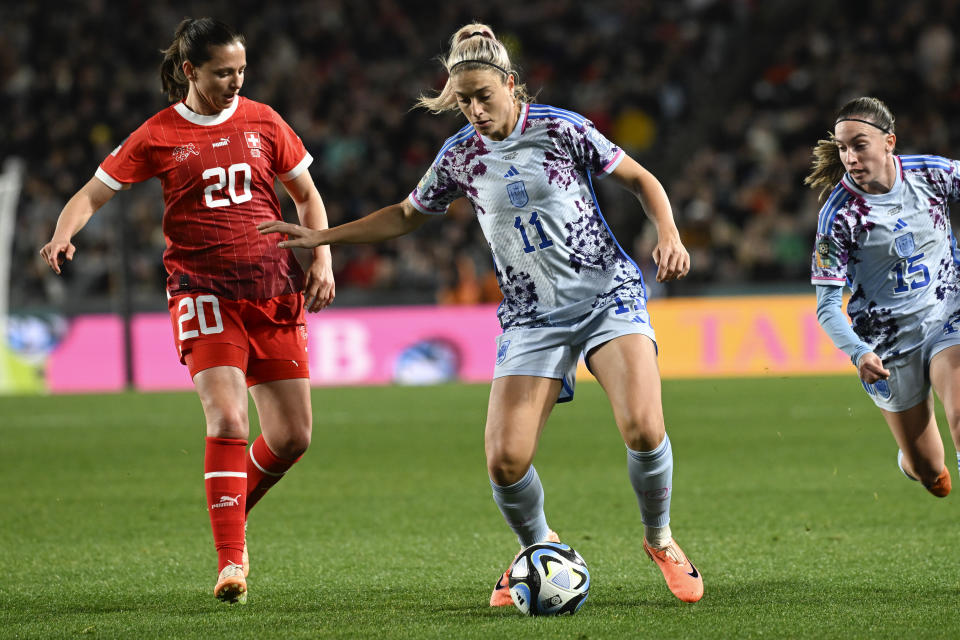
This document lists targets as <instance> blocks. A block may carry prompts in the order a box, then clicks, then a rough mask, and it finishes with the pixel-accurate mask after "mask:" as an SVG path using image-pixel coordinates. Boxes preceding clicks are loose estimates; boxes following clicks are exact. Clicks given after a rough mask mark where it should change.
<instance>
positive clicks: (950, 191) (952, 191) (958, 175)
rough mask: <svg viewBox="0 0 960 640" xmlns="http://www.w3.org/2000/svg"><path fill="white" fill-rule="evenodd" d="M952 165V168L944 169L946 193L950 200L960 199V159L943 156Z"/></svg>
mask: <svg viewBox="0 0 960 640" xmlns="http://www.w3.org/2000/svg"><path fill="white" fill-rule="evenodd" d="M943 160H944V161H945V162H947V163H948V164H949V165H950V168H949V169H948V170H946V171H944V173H945V174H946V175H945V179H944V181H943V182H944V184H946V186H947V193H945V194H944V196H945V197H946V199H947V200H948V201H955V200H960V161H958V160H951V159H949V158H943Z"/></svg>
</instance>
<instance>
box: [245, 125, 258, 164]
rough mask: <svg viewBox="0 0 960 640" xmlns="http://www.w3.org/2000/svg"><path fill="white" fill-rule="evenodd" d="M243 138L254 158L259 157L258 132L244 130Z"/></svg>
mask: <svg viewBox="0 0 960 640" xmlns="http://www.w3.org/2000/svg"><path fill="white" fill-rule="evenodd" d="M243 139H244V140H246V141H247V149H250V155H251V156H253V157H254V158H259V157H260V134H259V133H258V132H256V131H244V132H243Z"/></svg>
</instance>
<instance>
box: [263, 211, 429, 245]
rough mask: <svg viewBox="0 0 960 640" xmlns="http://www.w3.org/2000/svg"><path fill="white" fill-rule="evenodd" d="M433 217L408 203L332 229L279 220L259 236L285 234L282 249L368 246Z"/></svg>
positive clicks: (397, 234)
mask: <svg viewBox="0 0 960 640" xmlns="http://www.w3.org/2000/svg"><path fill="white" fill-rule="evenodd" d="M429 218H430V216H428V215H426V214H424V213H420V212H419V211H417V210H416V209H415V208H414V207H413V205H412V204H410V202H409V200H404V201H403V202H398V203H397V204H392V205H390V206H389V207H384V208H383V209H379V210H378V211H374V212H373V213H371V214H368V215H366V216H364V217H362V218H359V219H357V220H354V221H353V222H348V223H346V224H341V225H339V226H337V227H332V228H330V229H307V228H306V227H302V226H300V225H298V224H290V223H289V222H280V221H277V220H274V221H270V222H261V223H260V224H258V225H257V229H259V230H260V233H263V234H267V233H285V234H287V236H288V239H287V240H282V241H280V242H278V243H277V246H278V247H280V248H281V249H294V248H297V247H300V248H303V249H311V248H313V247H319V246H320V245H324V244H365V243H368V242H381V241H383V240H389V239H390V238H396V237H397V236H402V235H404V234H407V233H410V232H411V231H414V230H416V229H419V228H420V227H421V225H423V223H424V222H426V221H427V220H428V219H429Z"/></svg>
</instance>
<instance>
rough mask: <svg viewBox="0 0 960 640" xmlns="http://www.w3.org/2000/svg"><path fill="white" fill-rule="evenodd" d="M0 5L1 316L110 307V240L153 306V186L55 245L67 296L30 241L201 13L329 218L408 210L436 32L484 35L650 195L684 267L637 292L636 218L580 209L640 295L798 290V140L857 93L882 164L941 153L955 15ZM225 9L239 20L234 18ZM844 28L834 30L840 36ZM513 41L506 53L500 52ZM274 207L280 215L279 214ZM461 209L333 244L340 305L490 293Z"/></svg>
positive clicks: (801, 218) (608, 207) (959, 19)
mask: <svg viewBox="0 0 960 640" xmlns="http://www.w3.org/2000/svg"><path fill="white" fill-rule="evenodd" d="M107 5H108V3H106V2H103V1H102V0H86V1H81V0H78V1H75V2H69V3H57V4H56V5H54V4H53V3H52V2H49V1H47V2H34V3H7V4H5V5H4V6H3V8H0V40H2V41H3V42H4V43H5V46H4V47H0V91H2V98H3V99H2V100H0V113H2V121H3V122H4V124H5V126H4V127H2V128H0V149H2V150H3V154H4V155H8V154H9V155H18V156H21V157H23V158H24V159H25V160H26V162H27V171H28V176H29V177H28V179H27V180H26V182H25V184H24V188H23V193H22V197H21V203H20V207H19V212H18V218H17V235H16V240H15V246H14V256H13V264H14V265H15V266H14V278H13V281H12V283H11V289H12V293H11V295H12V299H11V304H12V306H13V307H14V308H16V307H26V306H48V305H54V306H62V307H63V308H65V309H70V310H77V309H78V305H79V304H80V301H84V304H85V305H86V306H87V307H90V308H96V307H102V308H110V307H111V306H112V305H114V304H115V302H114V300H115V296H116V295H117V294H118V288H119V286H120V279H119V278H118V277H117V275H116V274H117V273H118V272H119V270H120V269H121V266H122V265H121V264H120V262H119V259H118V255H119V250H118V247H119V243H120V238H121V237H123V238H125V239H126V242H127V243H128V246H129V247H130V251H129V255H130V256H131V259H130V263H129V264H128V266H127V276H128V280H129V286H130V291H131V294H132V295H133V300H134V302H135V304H136V306H137V307H138V308H164V305H165V297H164V294H163V286H164V277H163V267H162V265H161V254H162V251H163V247H164V242H163V236H162V233H161V231H160V219H161V217H162V201H161V198H160V195H159V188H155V189H143V188H141V189H137V190H134V191H132V192H127V193H125V194H122V195H121V196H119V197H118V198H116V200H115V204H113V203H111V204H112V205H113V206H111V207H108V208H106V209H105V210H103V211H101V212H100V213H98V214H97V216H95V217H94V220H93V221H92V222H91V224H90V225H88V226H87V227H86V228H85V229H84V230H83V231H82V232H81V234H80V236H79V237H78V239H77V245H78V253H77V260H76V261H75V262H74V263H73V264H71V265H69V268H68V270H67V275H66V277H67V278H70V280H71V282H70V284H69V287H68V290H69V291H70V294H69V295H70V296H71V298H70V299H67V298H66V297H65V295H66V294H65V292H64V288H63V286H62V285H61V283H59V282H58V281H57V280H56V279H55V278H54V277H53V276H51V275H50V274H49V271H48V270H43V269H39V268H38V267H37V260H38V258H37V256H36V254H37V250H38V248H39V247H40V246H41V245H42V244H43V241H44V239H45V238H49V236H50V235H51V233H52V226H53V224H54V223H55V221H56V218H57V215H58V214H59V212H60V209H61V207H62V206H63V204H64V200H65V198H66V197H68V196H69V194H71V193H73V192H74V191H76V190H77V189H78V188H79V187H80V185H81V184H82V183H83V182H85V181H86V180H88V179H90V177H91V176H92V175H93V173H94V171H95V169H96V167H97V165H98V164H99V162H100V161H101V160H102V159H103V157H104V156H105V155H106V154H108V153H109V152H110V150H111V149H112V148H113V147H115V146H116V145H117V144H119V143H120V142H121V141H122V140H123V139H124V137H126V136H127V135H128V134H129V133H130V132H131V131H132V129H133V128H134V127H136V126H137V125H139V123H140V122H142V120H143V119H144V118H146V117H148V116H149V115H151V114H153V113H155V112H156V111H158V110H160V109H162V108H163V107H164V106H166V101H165V99H164V97H163V96H162V95H161V93H160V89H159V82H158V79H157V67H158V65H159V61H160V56H159V53H157V54H156V55H150V53H149V51H150V47H146V48H145V47H143V44H142V43H143V42H148V43H149V42H154V41H155V42H156V48H157V49H159V47H160V46H162V45H163V44H164V41H163V40H162V39H161V40H157V34H165V33H169V32H170V31H171V29H172V28H173V27H174V26H175V25H176V23H177V22H178V21H179V19H180V18H182V17H183V16H184V15H197V16H199V15H222V14H223V12H224V11H229V13H230V21H231V22H233V23H235V24H236V25H237V27H238V28H240V29H241V30H242V31H243V32H244V33H245V34H246V36H247V45H248V48H250V49H251V50H256V51H259V52H260V53H258V54H257V55H256V56H253V57H252V58H251V60H256V61H260V62H257V63H255V64H254V65H253V66H251V67H250V69H249V70H248V77H247V80H246V84H245V86H244V89H243V92H244V94H246V95H248V96H250V97H251V98H254V99H257V100H261V101H264V102H267V103H270V104H272V105H274V106H275V107H276V108H277V110H278V111H279V112H280V113H281V115H283V116H284V118H286V119H287V120H288V121H289V122H290V123H291V125H292V126H293V127H294V128H295V129H296V130H297V131H298V132H300V133H301V135H302V136H303V139H304V143H305V144H306V146H307V148H308V150H309V151H310V152H311V154H312V155H313V156H314V158H315V161H314V164H313V166H312V167H311V173H312V175H313V176H314V177H315V179H316V181H317V184H318V187H319V188H320V192H321V194H322V195H323V198H324V201H325V203H326V205H327V208H328V214H329V217H330V222H331V224H340V223H342V222H346V221H349V220H352V219H354V218H356V217H359V216H361V215H364V214H366V213H369V212H370V211H371V210H372V209H373V207H374V206H376V204H375V203H383V202H396V201H399V200H401V199H402V198H404V197H406V195H407V194H408V193H409V191H410V190H411V189H412V188H413V186H414V185H415V184H416V183H417V181H418V180H419V179H420V177H421V176H422V174H423V172H424V171H425V170H426V168H427V166H428V165H429V163H430V162H431V160H432V159H433V156H434V155H435V154H436V152H437V151H438V150H439V146H438V145H437V143H436V142H437V140H443V139H445V138H446V137H448V136H450V135H452V134H453V133H454V132H455V131H456V130H457V129H459V128H460V127H461V126H462V125H463V120H462V119H461V118H457V117H454V116H449V117H441V118H437V117H434V116H430V115H429V114H426V113H423V112H420V111H411V110H410V107H411V106H412V105H413V104H414V102H415V100H416V97H417V95H418V94H419V93H421V92H424V91H430V90H433V89H437V88H439V87H440V86H442V83H443V81H444V76H443V73H442V68H441V66H440V65H439V64H438V63H437V62H436V60H435V56H436V55H437V54H439V53H440V52H441V51H442V50H443V49H445V47H446V45H447V43H446V41H445V39H446V37H447V35H448V34H449V33H450V31H451V30H452V29H453V28H455V27H456V26H457V25H460V24H464V23H467V22H470V21H472V20H474V19H479V20H481V21H485V22H489V23H491V24H492V25H493V26H494V28H495V29H496V30H497V32H498V33H499V34H501V36H502V37H503V38H504V41H505V42H506V43H508V45H512V46H513V48H514V51H513V52H512V53H513V57H514V58H515V60H516V61H517V62H518V64H519V67H520V70H521V75H522V78H521V79H522V80H523V81H525V82H527V83H528V85H529V87H530V89H531V90H532V91H534V92H537V91H539V94H538V95H537V98H538V100H539V101H542V102H546V103H554V104H563V105H565V106H569V108H572V109H574V110H577V111H579V112H581V113H583V114H584V115H586V116H587V117H589V118H590V119H592V120H593V122H594V123H595V124H596V125H597V127H598V128H599V129H600V130H601V131H603V132H604V133H605V134H607V135H608V136H610V137H611V138H612V139H613V140H614V141H615V142H617V143H618V144H620V145H622V146H623V147H624V148H625V149H626V150H627V151H628V152H629V153H631V154H632V155H633V156H634V157H635V158H636V159H637V160H638V161H639V162H640V163H641V164H644V165H645V166H647V167H649V168H650V169H651V170H652V171H653V172H654V173H655V174H656V175H658V176H660V177H661V179H662V180H663V182H664V184H665V186H666V188H667V191H668V194H669V195H670V197H671V201H672V203H673V206H674V211H675V215H676V219H677V223H678V226H679V228H680V231H681V233H682V234H683V238H684V242H685V243H686V245H687V247H688V249H689V250H690V252H691V256H692V260H693V265H692V267H693V268H692V271H691V273H690V276H689V277H688V278H687V279H686V280H684V281H681V282H679V283H671V285H670V286H669V288H667V287H659V286H657V285H656V283H654V282H652V280H653V275H654V274H655V272H656V271H655V266H654V265H652V261H651V260H650V251H651V250H652V244H651V242H650V237H651V236H650V235H649V233H650V225H649V223H648V222H647V221H646V220H645V218H644V216H643V215H642V214H640V213H639V208H638V207H637V204H636V203H635V202H632V201H631V199H632V196H630V194H627V193H626V192H624V191H622V190H619V189H616V188H615V187H611V186H609V185H606V184H605V183H604V182H603V181H598V182H597V191H598V198H599V200H600V203H601V208H602V210H603V212H604V215H605V216H606V218H607V220H608V222H609V224H610V225H611V227H613V228H614V231H615V232H616V234H617V237H618V238H621V239H622V241H623V246H624V247H625V249H627V250H628V251H632V254H633V257H634V259H635V260H636V261H637V263H638V264H640V266H641V268H642V269H643V270H644V273H645V274H646V276H647V279H648V281H650V287H651V289H652V291H651V293H652V294H653V295H668V294H669V295H676V294H702V293H708V292H710V291H711V290H718V289H724V290H729V289H730V288H731V287H733V286H739V287H743V286H747V285H749V284H751V283H753V284H755V283H761V284H762V283H767V284H768V285H770V286H777V287H779V288H781V289H782V288H785V287H786V288H789V287H796V288H798V289H801V288H802V289H804V290H806V282H807V271H808V267H809V256H810V249H811V247H810V245H811V242H812V237H813V227H814V225H815V223H816V216H817V211H818V209H819V205H818V203H817V202H816V194H813V193H812V192H810V191H809V190H808V189H806V188H804V187H803V184H802V179H803V176H804V175H805V174H806V172H807V169H808V165H809V159H810V148H811V147H812V146H813V144H814V143H815V142H816V141H817V139H819V138H822V137H823V136H824V135H826V133H827V131H828V130H829V129H830V127H831V122H830V117H831V115H832V114H833V113H835V111H836V109H837V108H838V106H839V105H841V104H843V103H844V102H845V101H846V100H847V99H849V98H851V97H855V96H857V95H863V94H873V95H878V97H880V98H882V99H884V100H885V101H886V102H887V103H888V104H889V105H890V106H891V108H892V109H893V111H894V112H895V113H898V114H900V117H901V120H900V121H899V122H898V123H897V134H898V138H899V143H898V150H899V151H900V152H911V151H912V150H914V149H923V150H925V151H932V152H935V153H941V154H943V155H947V156H954V157H955V156H957V155H958V154H957V152H956V151H955V150H956V149H957V148H958V145H957V141H958V138H960V128H956V129H955V130H954V131H951V128H950V127H949V123H950V122H951V121H953V120H954V119H955V117H956V115H957V113H958V111H960V74H958V73H957V71H956V70H957V69H960V65H958V61H957V59H956V58H957V55H958V47H957V46H956V43H955V36H954V35H953V33H954V32H955V31H956V27H958V26H960V1H958V0H944V1H943V2H938V3H927V2H922V1H920V0H907V1H903V2H898V3H892V2H878V3H873V4H872V5H871V10H870V12H868V13H864V12H862V11H860V10H858V9H857V6H858V5H856V3H848V4H843V3H836V2H829V3H828V2H826V1H814V2H809V1H805V2H800V1H799V0H782V1H781V2H777V3H761V2H757V1H756V0H684V1H680V2H654V1H653V0H650V1H647V2H638V1H631V0H621V1H613V0H596V1H593V2H589V3H582V2H577V1H574V0H530V1H528V2H525V3H523V4H522V5H517V4H516V3H514V2H512V0H489V1H488V2H487V3H485V4H484V6H483V7H482V8H477V7H475V6H468V5H466V4H459V3H449V2H448V3H427V2H423V3H421V2H403V3H401V2H399V1H396V0H363V1H356V2H352V1H351V2H347V1H346V0H339V1H337V0H331V1H328V2H324V3H321V4H318V3H314V2H305V1H302V0H292V1H291V2H287V3H281V4H270V3H260V2H254V1H253V0H235V1H234V2H231V3H229V4H228V3H226V2H202V1H201V2H194V3H185V2H170V3H146V2H141V1H139V0H134V1H133V2H128V3H122V4H119V3H110V6H109V7H108V6H107ZM243 16H249V17H248V18H247V19H246V21H245V22H244V19H243ZM838 34H842V37H838ZM519 42H523V43H524V44H525V46H524V48H523V49H522V50H518V45H517V44H516V43H519ZM282 202H283V204H284V213H285V215H288V216H292V215H294V211H293V207H292V205H291V203H290V202H289V200H288V199H286V198H284V199H283V200H282ZM473 217H474V216H473V211H472V209H471V207H470V206H469V203H466V202H465V201H458V202H456V203H454V205H453V206H452V207H451V209H450V211H449V212H448V214H447V215H446V216H443V217H442V219H440V220H437V221H436V222H431V223H428V224H427V225H425V226H424V227H423V228H421V229H420V230H419V231H418V232H417V233H415V234H413V235H411V236H405V237H403V238H400V239H397V240H395V241H392V242H389V243H386V244H384V245H377V246H375V247H362V246H342V247H337V248H336V249H335V250H334V261H335V268H336V270H337V276H338V283H337V287H338V303H340V304H378V303H398V302H404V301H416V302H423V301H434V302H442V303H457V304H463V303H473V302H496V301H498V300H499V294H498V293H497V292H496V290H495V287H493V288H491V283H493V282H494V275H493V269H492V268H493V265H492V262H491V259H490V255H489V251H488V249H487V246H486V242H485V241H484V239H483V237H482V234H481V232H480V228H479V225H478V224H476V221H475V220H473Z"/></svg>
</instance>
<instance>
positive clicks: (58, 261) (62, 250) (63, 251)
mask: <svg viewBox="0 0 960 640" xmlns="http://www.w3.org/2000/svg"><path fill="white" fill-rule="evenodd" d="M76 251H77V248H76V247H75V246H73V243H72V242H70V241H69V240H57V239H56V238H54V239H53V240H51V241H50V242H48V243H47V244H45V245H43V248H42V249H40V257H42V258H43V261H44V262H46V263H47V265H49V267H50V268H51V269H53V272H54V273H55V274H57V275H60V266H61V265H63V263H64V261H65V260H73V254H74V253H76Z"/></svg>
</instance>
